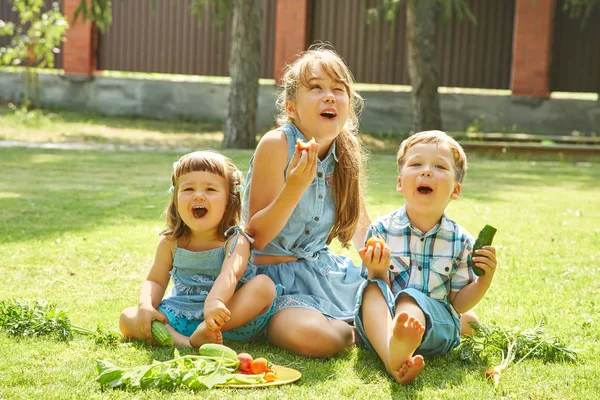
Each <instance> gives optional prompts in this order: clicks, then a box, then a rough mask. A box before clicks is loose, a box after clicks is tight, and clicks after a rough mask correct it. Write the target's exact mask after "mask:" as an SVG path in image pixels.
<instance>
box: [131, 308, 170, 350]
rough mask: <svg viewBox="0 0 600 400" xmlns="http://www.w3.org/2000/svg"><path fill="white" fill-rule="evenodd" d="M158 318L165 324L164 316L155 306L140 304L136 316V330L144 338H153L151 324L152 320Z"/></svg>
mask: <svg viewBox="0 0 600 400" xmlns="http://www.w3.org/2000/svg"><path fill="white" fill-rule="evenodd" d="M155 319H156V320H159V321H160V322H162V323H164V324H166V323H168V321H167V320H166V318H165V316H164V315H163V314H162V313H160V312H159V311H158V310H157V309H156V308H154V307H152V305H140V306H139V307H138V313H137V318H136V321H135V323H136V325H137V328H138V331H139V332H141V333H142V336H143V337H144V338H145V339H146V340H152V341H153V340H154V337H153V336H152V330H151V325H152V321H154V320H155Z"/></svg>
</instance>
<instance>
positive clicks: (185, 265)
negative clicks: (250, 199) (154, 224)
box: [158, 226, 275, 341]
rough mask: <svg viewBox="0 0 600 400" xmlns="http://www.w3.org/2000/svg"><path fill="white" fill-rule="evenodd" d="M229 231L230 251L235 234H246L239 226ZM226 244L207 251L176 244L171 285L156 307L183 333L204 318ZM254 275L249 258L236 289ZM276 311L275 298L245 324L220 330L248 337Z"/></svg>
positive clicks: (234, 337)
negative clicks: (207, 300)
mask: <svg viewBox="0 0 600 400" xmlns="http://www.w3.org/2000/svg"><path fill="white" fill-rule="evenodd" d="M229 233H232V235H231V236H230V237H229V238H228V240H227V241H228V242H229V241H230V240H233V243H232V245H231V248H230V252H231V251H233V248H234V247H235V244H236V241H237V237H238V235H240V234H241V235H246V234H245V233H244V232H243V230H242V229H241V228H240V227H238V226H235V227H231V228H229V229H228V230H227V232H226V233H225V234H226V236H227V235H228V234H229ZM225 247H226V245H225V246H223V247H218V248H216V249H212V250H207V251H189V250H186V249H182V248H180V247H175V251H174V252H173V269H172V270H171V272H170V273H171V279H172V281H173V287H172V289H171V292H170V293H169V295H168V296H167V297H165V298H164V299H163V300H162V301H161V303H160V305H159V306H158V308H159V309H160V310H161V311H162V312H163V313H165V315H166V316H167V318H168V319H169V325H171V326H172V327H173V329H175V330H176V331H177V332H179V333H181V334H182V335H184V336H190V335H191V334H192V333H194V331H195V330H196V328H197V327H198V325H200V323H201V322H202V321H204V301H205V300H206V296H208V293H209V292H210V290H211V289H212V286H213V284H214V283H215V280H216V279H217V277H218V276H219V274H220V273H221V267H222V265H223V261H225ZM255 275H256V268H255V267H254V266H253V265H252V264H251V263H250V262H248V266H247V267H246V271H245V272H244V275H243V276H242V278H241V279H240V282H239V283H238V289H239V288H240V287H241V286H242V285H243V284H244V283H246V282H247V281H249V280H250V279H252V278H253V277H254V276H255ZM274 313H275V302H273V306H272V307H271V308H270V309H269V310H268V311H267V312H265V313H264V314H262V315H259V316H257V317H256V318H254V319H253V320H252V321H250V322H248V323H247V324H245V325H243V326H240V327H238V328H235V329H232V330H230V331H226V332H223V337H224V338H225V339H231V340H238V341H249V340H253V339H255V338H257V337H259V336H260V335H261V334H262V333H263V331H264V329H265V327H266V326H267V323H268V322H269V319H270V318H271V317H272V316H273V314H274Z"/></svg>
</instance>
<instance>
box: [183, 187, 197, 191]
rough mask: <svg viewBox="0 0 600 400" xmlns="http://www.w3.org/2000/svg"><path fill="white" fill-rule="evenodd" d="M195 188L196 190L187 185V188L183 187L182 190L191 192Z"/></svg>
mask: <svg viewBox="0 0 600 400" xmlns="http://www.w3.org/2000/svg"><path fill="white" fill-rule="evenodd" d="M193 190H194V189H192V188H191V187H187V188H183V189H181V191H182V192H191V191H193Z"/></svg>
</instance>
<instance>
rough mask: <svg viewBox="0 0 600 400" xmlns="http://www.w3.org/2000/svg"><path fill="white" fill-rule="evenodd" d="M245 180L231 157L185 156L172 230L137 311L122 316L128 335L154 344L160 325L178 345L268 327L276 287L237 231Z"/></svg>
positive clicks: (175, 182)
mask: <svg viewBox="0 0 600 400" xmlns="http://www.w3.org/2000/svg"><path fill="white" fill-rule="evenodd" d="M241 181H242V174H241V172H240V171H238V170H237V168H236V167H235V165H234V164H233V163H232V162H231V160H230V159H229V158H227V157H225V156H223V155H221V154H219V153H217V152H214V151H197V152H194V153H190V154H186V155H184V156H183V157H181V158H180V159H179V161H177V162H176V163H175V164H174V165H173V174H172V176H171V183H172V187H171V190H172V193H173V196H172V198H171V200H170V201H169V204H168V205H167V208H166V210H165V213H164V214H165V217H166V222H167V228H166V229H165V230H164V231H163V232H162V233H161V235H162V238H161V239H160V242H159V244H158V248H157V250H156V255H155V258H154V263H153V264H152V267H151V269H150V272H149V273H148V276H147V277H146V280H145V281H144V283H143V284H142V288H141V292H140V295H139V300H138V306H137V307H130V308H127V309H125V310H124V311H123V312H122V313H121V318H120V329H121V332H122V333H123V334H124V335H125V336H128V337H132V338H137V339H146V340H152V334H151V332H150V325H151V322H152V321H153V320H159V321H161V322H163V323H165V324H167V328H168V329H169V331H170V332H171V335H172V336H173V339H174V341H175V344H176V345H178V346H193V347H199V346H201V345H202V344H204V343H209V342H210V343H221V342H222V341H223V337H225V338H226V339H233V340H242V341H246V340H251V339H253V338H255V337H256V336H257V335H259V334H260V333H261V332H262V331H263V330H264V327H265V326H266V324H267V322H268V320H269V318H270V316H271V315H272V314H273V312H274V302H273V300H274V298H275V294H276V292H275V285H274V284H273V282H272V281H271V280H270V279H269V278H268V277H267V276H265V275H260V276H255V268H254V267H253V266H252V265H251V264H248V259H249V257H250V242H251V241H252V239H250V238H249V237H248V236H247V235H246V234H245V233H244V231H243V230H242V229H241V228H240V227H239V226H238V224H239V218H240V210H241V200H240V197H241V196H240V195H241V193H240V192H241V191H242V190H243V186H242V182H241ZM170 279H172V281H173V287H172V289H171V292H170V294H169V295H168V296H167V297H166V298H163V296H164V294H165V291H166V289H167V285H168V284H169V281H170Z"/></svg>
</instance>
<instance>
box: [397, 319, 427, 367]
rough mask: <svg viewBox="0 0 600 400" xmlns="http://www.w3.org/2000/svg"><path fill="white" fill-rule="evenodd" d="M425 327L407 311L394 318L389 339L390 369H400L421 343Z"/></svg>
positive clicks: (410, 358)
mask: <svg viewBox="0 0 600 400" xmlns="http://www.w3.org/2000/svg"><path fill="white" fill-rule="evenodd" d="M423 332H425V327H424V326H423V325H422V324H421V322H419V320H418V319H416V318H414V317H411V316H409V315H408V313H406V312H404V311H403V312H401V313H400V314H398V315H397V316H396V318H394V327H393V330H392V336H391V337H390V341H389V354H390V364H389V369H390V371H398V370H400V367H402V366H403V365H404V364H405V363H406V362H407V361H409V360H412V358H413V357H412V355H413V353H414V352H415V350H416V349H417V347H419V345H420V344H421V339H422V338H423Z"/></svg>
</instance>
